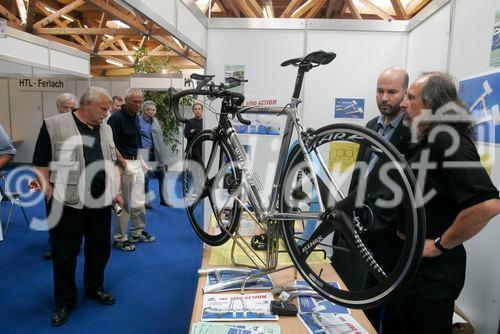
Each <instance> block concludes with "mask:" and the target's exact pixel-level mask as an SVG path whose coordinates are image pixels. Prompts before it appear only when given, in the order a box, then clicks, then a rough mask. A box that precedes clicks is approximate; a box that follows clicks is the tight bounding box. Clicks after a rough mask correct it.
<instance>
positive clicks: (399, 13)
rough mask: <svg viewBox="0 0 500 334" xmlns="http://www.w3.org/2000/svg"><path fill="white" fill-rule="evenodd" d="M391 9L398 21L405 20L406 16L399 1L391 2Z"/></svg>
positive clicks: (393, 0)
mask: <svg viewBox="0 0 500 334" xmlns="http://www.w3.org/2000/svg"><path fill="white" fill-rule="evenodd" d="M391 4H392V7H393V8H394V11H395V12H396V16H397V18H398V19H400V20H407V19H408V15H407V14H406V10H405V9H404V7H403V5H402V4H401V0H391Z"/></svg>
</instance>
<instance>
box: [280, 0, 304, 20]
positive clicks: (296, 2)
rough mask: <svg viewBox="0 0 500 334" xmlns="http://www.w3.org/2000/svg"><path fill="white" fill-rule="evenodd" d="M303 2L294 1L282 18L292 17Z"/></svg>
mask: <svg viewBox="0 0 500 334" xmlns="http://www.w3.org/2000/svg"><path fill="white" fill-rule="evenodd" d="M302 1H303V0H292V1H290V3H289V4H288V5H287V6H286V8H285V10H284V11H283V13H281V15H280V18H285V17H290V15H291V14H292V13H293V11H294V10H295V9H296V8H297V7H298V6H299V4H300V3H301V2H302Z"/></svg>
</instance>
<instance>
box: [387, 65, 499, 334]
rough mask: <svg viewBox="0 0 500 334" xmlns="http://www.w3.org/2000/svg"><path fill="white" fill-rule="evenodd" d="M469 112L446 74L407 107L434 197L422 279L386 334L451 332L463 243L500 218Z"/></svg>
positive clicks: (392, 313) (415, 89)
mask: <svg viewBox="0 0 500 334" xmlns="http://www.w3.org/2000/svg"><path fill="white" fill-rule="evenodd" d="M461 105H462V104H461V103H460V101H459V99H458V94H457V89H456V86H455V83H454V81H453V79H451V77H450V76H448V75H447V74H445V73H440V72H430V73H424V74H423V75H422V76H420V77H419V78H418V79H417V80H416V81H415V82H413V83H412V84H411V85H410V88H409V89H408V92H407V95H406V97H405V99H404V101H403V103H402V104H401V108H403V110H405V111H406V113H407V114H406V122H407V123H409V125H411V126H412V129H414V130H415V133H412V135H414V137H415V138H416V139H417V141H416V144H415V145H414V146H412V147H411V148H410V149H409V151H408V154H407V160H408V162H409V163H410V164H411V166H412V168H413V169H414V173H415V174H416V177H417V180H423V183H424V184H423V185H421V187H422V188H423V192H424V198H425V197H426V196H427V197H430V198H429V199H428V200H427V201H426V202H425V203H424V205H425V213H426V221H427V225H426V238H427V239H426V240H425V244H424V251H423V255H422V256H423V258H422V260H421V263H420V267H419V269H418V271H417V274H416V276H415V278H414V279H413V281H412V283H411V284H410V286H409V288H408V289H407V290H406V291H405V292H404V293H403V295H402V296H400V297H399V298H398V299H397V300H396V301H395V303H394V305H391V307H388V308H387V309H386V316H387V320H386V321H384V322H383V333H426V334H427V333H430V334H432V333H440V334H442V333H451V325H452V316H453V307H454V303H455V299H456V298H457V297H458V296H459V294H460V291H461V290H462V287H463V285H464V281H465V264H466V254H465V248H464V246H463V243H464V242H465V241H467V240H468V239H470V238H472V237H473V236H474V235H475V234H477V233H478V232H479V231H481V230H482V229H483V228H484V227H485V226H486V224H487V223H488V222H489V221H490V220H491V219H492V218H494V217H495V216H496V215H498V214H499V213H500V200H499V199H498V190H497V189H496V188H495V186H494V185H493V183H492V182H491V180H490V178H489V176H488V174H487V173H486V171H485V169H484V168H483V167H482V165H481V163H480V159H479V154H478V152H477V149H476V147H475V145H474V142H473V140H472V138H471V125H472V123H471V121H470V119H469V118H468V112H466V111H465V110H464V109H463V108H462V107H461ZM424 110H425V112H424Z"/></svg>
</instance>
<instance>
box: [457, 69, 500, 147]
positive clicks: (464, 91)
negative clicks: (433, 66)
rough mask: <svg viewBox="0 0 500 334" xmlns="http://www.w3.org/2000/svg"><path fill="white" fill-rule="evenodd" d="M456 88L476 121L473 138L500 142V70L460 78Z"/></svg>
mask: <svg viewBox="0 0 500 334" xmlns="http://www.w3.org/2000/svg"><path fill="white" fill-rule="evenodd" d="M458 90H459V96H460V99H461V100H462V101H464V102H465V103H466V104H467V107H468V108H469V110H470V112H471V113H472V116H473V117H474V120H475V122H476V124H475V126H474V135H475V140H476V141H477V142H479V143H493V144H500V112H499V109H500V70H495V71H492V72H488V73H483V74H479V75H475V76H472V77H468V78H465V79H462V80H460V81H459V86H458Z"/></svg>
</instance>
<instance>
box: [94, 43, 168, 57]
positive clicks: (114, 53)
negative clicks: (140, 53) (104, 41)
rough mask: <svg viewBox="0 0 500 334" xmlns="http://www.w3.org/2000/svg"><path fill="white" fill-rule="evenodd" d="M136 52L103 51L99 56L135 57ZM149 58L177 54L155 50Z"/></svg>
mask: <svg viewBox="0 0 500 334" xmlns="http://www.w3.org/2000/svg"><path fill="white" fill-rule="evenodd" d="M162 47H163V45H162ZM134 54H135V51H115V50H103V51H99V52H97V55H98V56H101V57H107V56H123V57H127V56H134ZM148 56H155V57H170V56H177V53H175V52H172V51H155V50H154V49H153V50H151V51H148Z"/></svg>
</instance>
